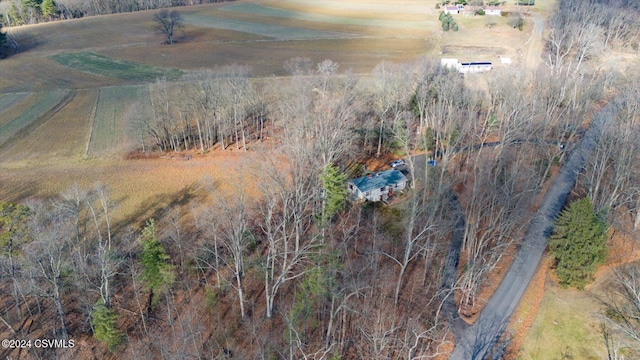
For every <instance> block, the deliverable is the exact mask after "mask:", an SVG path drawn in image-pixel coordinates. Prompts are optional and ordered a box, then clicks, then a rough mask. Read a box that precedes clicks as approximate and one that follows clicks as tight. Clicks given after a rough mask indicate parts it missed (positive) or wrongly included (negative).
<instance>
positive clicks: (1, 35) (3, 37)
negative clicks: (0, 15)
mask: <svg viewBox="0 0 640 360" xmlns="http://www.w3.org/2000/svg"><path fill="white" fill-rule="evenodd" d="M6 42H7V34H5V33H3V32H2V23H0V47H1V46H2V45H4V43H6Z"/></svg>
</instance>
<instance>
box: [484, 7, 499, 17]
mask: <svg viewBox="0 0 640 360" xmlns="http://www.w3.org/2000/svg"><path fill="white" fill-rule="evenodd" d="M482 10H484V14H485V15H493V16H502V10H500V8H499V7H497V6H487V7H485V8H483V9H482Z"/></svg>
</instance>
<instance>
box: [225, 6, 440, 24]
mask: <svg viewBox="0 0 640 360" xmlns="http://www.w3.org/2000/svg"><path fill="white" fill-rule="evenodd" d="M221 10H225V11H230V12H240V13H244V14H252V15H257V16H271V17H279V18H287V19H296V20H302V21H312V22H320V23H327V24H338V25H355V26H366V27H371V26H374V27H388V28H399V29H408V28H409V29H410V28H418V29H422V28H424V27H425V26H427V25H428V23H427V22H425V21H420V22H418V21H398V20H387V19H364V18H353V17H344V16H333V15H325V14H319V13H313V12H302V11H294V10H289V9H282V8H276V7H269V6H263V5H259V4H254V3H236V4H231V5H226V6H224V7H222V8H221ZM380 15H381V16H382V17H384V14H380Z"/></svg>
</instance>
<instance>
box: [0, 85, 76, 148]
mask: <svg viewBox="0 0 640 360" xmlns="http://www.w3.org/2000/svg"><path fill="white" fill-rule="evenodd" d="M70 96H71V97H70ZM72 98H73V96H72V95H70V94H69V92H68V91H67V90H54V91H50V92H48V93H46V94H40V95H38V99H37V101H36V102H35V103H34V104H33V105H32V106H31V107H29V108H26V109H24V111H23V112H21V113H20V115H18V116H17V117H15V118H13V119H12V120H10V121H8V122H6V123H5V124H2V125H1V126H0V150H6V149H7V148H9V147H11V146H12V145H14V144H16V143H17V142H18V141H20V139H22V138H24V137H25V136H27V135H29V133H31V132H32V131H33V130H35V129H36V128H37V127H38V126H40V125H41V124H42V123H44V122H45V121H47V119H49V118H50V117H51V116H53V115H54V114H55V113H56V112H58V111H60V109H62V108H63V107H64V105H66V104H67V103H68V102H69V101H70V100H71V99H72Z"/></svg>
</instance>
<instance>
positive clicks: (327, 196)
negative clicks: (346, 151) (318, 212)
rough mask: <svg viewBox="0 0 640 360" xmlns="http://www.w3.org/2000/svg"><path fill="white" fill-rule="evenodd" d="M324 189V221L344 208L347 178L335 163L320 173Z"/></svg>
mask: <svg viewBox="0 0 640 360" xmlns="http://www.w3.org/2000/svg"><path fill="white" fill-rule="evenodd" d="M320 180H321V181H322V188H323V189H324V201H323V209H322V210H323V211H322V221H323V222H326V221H329V220H330V219H331V217H333V215H335V214H337V213H338V212H339V211H340V210H342V209H343V208H344V203H345V198H346V196H347V188H346V187H345V184H346V182H347V178H346V176H345V175H344V174H342V173H341V172H340V169H338V167H337V166H335V165H328V166H327V167H325V168H324V171H323V172H322V174H321V175H320Z"/></svg>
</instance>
